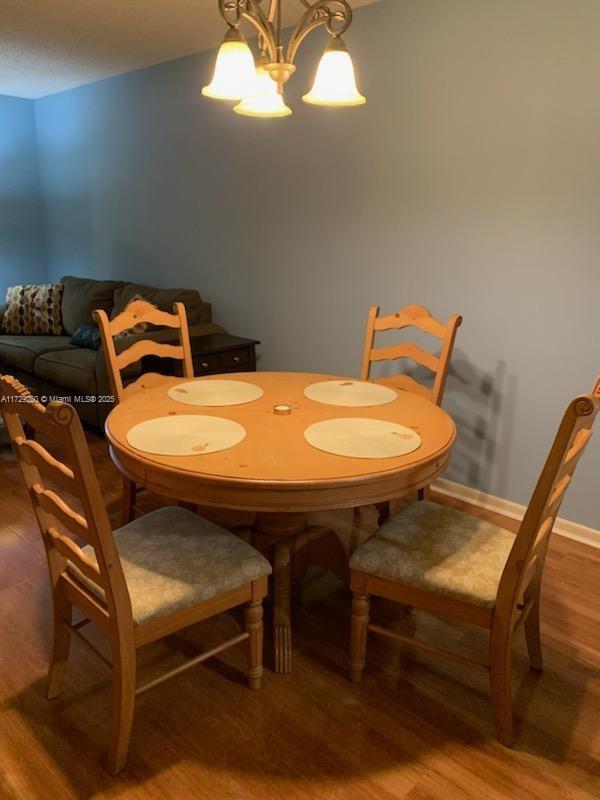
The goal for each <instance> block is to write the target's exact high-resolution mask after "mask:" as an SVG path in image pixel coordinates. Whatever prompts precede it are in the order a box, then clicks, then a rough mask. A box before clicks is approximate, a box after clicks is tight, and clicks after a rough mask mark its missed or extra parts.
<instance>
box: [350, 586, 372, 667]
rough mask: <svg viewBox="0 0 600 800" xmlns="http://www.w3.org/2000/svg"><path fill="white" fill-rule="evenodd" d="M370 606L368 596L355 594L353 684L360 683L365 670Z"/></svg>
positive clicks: (352, 628) (353, 601)
mask: <svg viewBox="0 0 600 800" xmlns="http://www.w3.org/2000/svg"><path fill="white" fill-rule="evenodd" d="M370 605H371V599H370V597H369V595H368V594H357V593H356V592H354V594H353V596H352V622H351V628H350V679H351V680H352V683H360V680H361V678H362V674H363V669H364V668H365V653H366V651H367V633H368V627H367V626H368V624H369V608H370Z"/></svg>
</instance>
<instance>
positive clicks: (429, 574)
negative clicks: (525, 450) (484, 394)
mask: <svg viewBox="0 0 600 800" xmlns="http://www.w3.org/2000/svg"><path fill="white" fill-rule="evenodd" d="M599 408H600V378H599V379H598V381H597V382H596V386H595V388H594V390H593V392H592V393H591V394H588V395H583V396H581V397H576V398H575V399H574V400H572V401H571V403H569V406H568V407H567V410H566V412H565V414H564V417H563V419H562V422H561V424H560V427H559V429H558V433H557V434H556V438H555V440H554V443H553V445H552V448H551V450H550V454H549V456H548V458H547V460H546V464H545V466H544V469H543V470H542V474H541V476H540V478H539V480H538V482H537V485H536V487H535V490H534V492H533V495H532V497H531V500H530V502H529V506H528V508H527V511H526V513H525V516H524V518H523V521H522V523H521V525H520V527H519V530H518V533H517V534H516V536H515V534H513V533H510V532H509V531H508V530H505V529H504V528H501V527H499V526H498V525H494V524H492V523H490V522H484V521H483V520H482V519H480V518H479V517H474V516H471V515H469V514H465V513H463V512H461V511H458V510H456V509H452V508H447V507H445V506H441V505H438V504H436V503H432V502H429V501H425V502H421V503H413V504H412V505H411V506H410V507H409V508H407V509H406V510H405V511H402V512H400V513H399V514H397V515H395V516H394V517H392V519H390V520H389V522H387V523H386V524H385V525H383V526H382V527H381V528H380V529H379V531H378V532H377V533H376V534H375V535H374V536H373V537H372V538H371V539H369V540H368V541H366V542H365V543H364V544H363V545H361V546H360V547H359V548H357V550H356V551H355V552H354V554H353V556H352V558H351V560H350V575H351V578H350V585H351V588H352V592H353V602H352V630H351V646H350V648H351V656H350V659H351V661H350V668H351V677H352V680H353V681H354V682H358V681H360V679H361V676H362V672H363V668H364V666H365V651H366V644H367V632H368V631H372V632H374V633H379V634H383V635H385V636H390V637H391V638H393V639H397V640H398V641H400V642H403V643H406V644H408V645H411V646H415V647H418V648H422V649H424V650H426V651H427V652H430V653H434V654H435V655H439V656H445V657H447V658H450V659H452V660H454V661H458V662H459V663H461V664H465V665H466V666H469V667H475V668H476V669H479V670H483V671H484V672H487V673H489V678H490V685H491V695H492V704H493V709H494V719H495V725H496V734H497V738H498V740H499V741H500V742H502V743H503V744H505V745H507V746H509V747H510V746H511V745H512V743H513V739H514V734H513V714H512V704H511V687H510V668H511V651H512V644H513V639H514V636H515V633H516V632H517V630H518V629H519V628H520V627H521V626H523V627H524V629H525V636H526V639H527V647H528V650H529V658H530V663H531V667H532V668H533V669H537V670H541V669H542V651H541V643H540V588H541V583H542V572H543V569H544V561H545V558H546V552H547V549H548V543H549V540H550V534H551V532H552V528H553V526H554V523H555V520H556V517H557V514H558V511H559V508H560V505H561V502H562V500H563V498H564V495H565V492H566V490H567V488H568V486H569V485H570V483H571V480H572V478H573V473H574V470H575V467H576V465H577V463H578V461H579V459H580V457H581V455H582V454H583V452H584V450H585V447H586V445H587V443H588V441H589V439H590V436H591V434H592V425H593V423H594V420H595V418H596V414H597V413H598V409H599ZM371 596H376V597H384V598H387V599H389V600H395V601H397V602H399V603H404V604H407V605H409V606H412V607H415V608H420V609H423V610H425V611H428V612H431V613H434V614H440V615H443V616H446V617H451V618H452V619H457V620H460V621H462V622H468V623H471V624H473V625H477V626H479V627H482V628H485V629H487V630H488V631H489V661H488V663H485V664H484V663H480V662H479V661H475V660H472V659H470V658H464V657H463V656H461V655H458V654H456V653H454V652H450V651H448V650H443V649H441V648H438V647H435V646H433V645H431V644H427V643H424V642H421V641H419V640H417V639H415V638H412V637H408V636H403V635H400V634H398V633H395V632H392V631H389V630H386V629H385V628H382V627H380V626H379V625H373V624H370V623H369V603H370V598H371Z"/></svg>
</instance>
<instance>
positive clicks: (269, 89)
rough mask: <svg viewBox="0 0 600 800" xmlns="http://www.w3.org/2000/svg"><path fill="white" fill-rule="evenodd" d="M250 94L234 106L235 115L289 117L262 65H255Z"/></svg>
mask: <svg viewBox="0 0 600 800" xmlns="http://www.w3.org/2000/svg"><path fill="white" fill-rule="evenodd" d="M254 81H255V83H254V88H253V91H252V94H251V95H250V96H248V97H245V98H244V99H243V100H242V102H241V103H238V105H237V106H234V108H233V110H234V111H235V113H236V114H243V115H244V116H246V117H289V116H290V114H291V113H292V109H291V108H288V107H287V106H286V104H285V101H284V99H283V95H282V94H280V92H279V87H278V86H277V84H276V83H275V81H274V80H273V79H272V78H271V76H270V75H269V73H268V72H267V70H266V69H265V66H264V64H260V63H259V64H257V67H256V77H255V79H254Z"/></svg>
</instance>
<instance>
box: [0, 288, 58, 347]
mask: <svg viewBox="0 0 600 800" xmlns="http://www.w3.org/2000/svg"><path fill="white" fill-rule="evenodd" d="M62 292H63V286H62V283H46V284H43V285H40V286H34V285H23V286H9V288H8V289H7V290H6V311H5V313H4V317H3V319H2V329H3V333H11V334H16V335H29V336H31V335H36V334H37V335H46V336H60V335H61V334H62V333H63V326H62V314H61V303H62Z"/></svg>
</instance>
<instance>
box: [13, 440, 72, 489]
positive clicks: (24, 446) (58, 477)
mask: <svg viewBox="0 0 600 800" xmlns="http://www.w3.org/2000/svg"><path fill="white" fill-rule="evenodd" d="M14 446H15V448H16V450H17V458H22V459H23V461H24V462H25V463H26V464H28V465H29V466H30V467H35V468H36V469H37V470H39V472H40V473H41V474H42V475H43V476H44V477H45V478H48V480H50V481H52V482H53V483H56V484H58V486H60V488H61V489H64V490H65V491H67V492H69V493H70V494H75V493H76V492H77V483H76V481H75V476H74V475H73V470H72V469H70V468H69V467H67V466H65V465H64V464H63V463H62V462H61V461H59V460H58V459H56V458H54V456H52V455H51V454H50V453H49V452H48V451H47V450H46V449H45V448H44V447H42V446H41V445H40V444H39V442H36V441H31V440H29V439H23V438H18V439H16V440H15V442H14Z"/></svg>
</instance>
